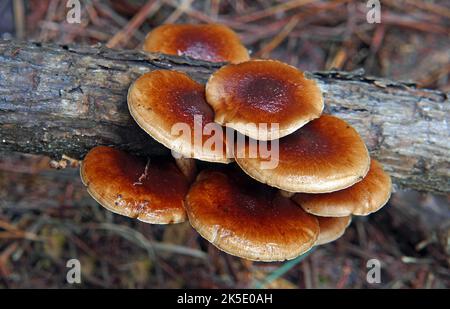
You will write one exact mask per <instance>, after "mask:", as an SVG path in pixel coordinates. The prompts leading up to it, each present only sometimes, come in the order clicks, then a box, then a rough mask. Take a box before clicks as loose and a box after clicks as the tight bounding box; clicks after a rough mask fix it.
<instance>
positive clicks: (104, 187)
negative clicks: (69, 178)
mask: <svg viewBox="0 0 450 309" xmlns="http://www.w3.org/2000/svg"><path fill="white" fill-rule="evenodd" d="M80 174H81V179H82V181H83V183H84V185H86V186H87V190H88V192H89V194H90V195H91V196H92V197H93V198H94V199H95V200H97V202H98V203H100V205H102V206H103V207H105V208H106V209H108V210H110V211H112V212H114V213H117V214H120V215H124V216H127V217H131V218H137V219H138V220H140V221H143V222H148V223H155V224H167V223H179V222H183V221H185V220H186V212H185V210H184V202H183V201H184V198H185V196H186V194H187V192H188V189H189V183H188V180H187V179H186V178H185V176H184V175H183V174H182V173H181V172H180V171H179V170H178V168H177V167H176V165H175V164H174V163H173V161H171V160H168V159H166V158H151V159H149V160H146V159H144V158H141V157H137V156H133V155H130V154H127V153H126V152H123V151H121V150H117V149H114V148H110V147H105V146H98V147H95V148H93V149H92V150H91V151H89V153H88V154H87V155H86V157H85V158H84V160H83V163H82V165H81V169H80Z"/></svg>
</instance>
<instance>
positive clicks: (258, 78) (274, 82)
mask: <svg viewBox="0 0 450 309" xmlns="http://www.w3.org/2000/svg"><path fill="white" fill-rule="evenodd" d="M206 100H207V101H208V103H209V104H210V105H211V106H212V107H213V109H214V112H215V121H216V122H217V123H220V124H221V125H225V126H227V127H230V128H233V129H235V130H236V131H238V132H239V133H242V134H244V135H246V136H249V137H251V138H253V139H257V140H272V139H277V138H281V137H283V136H286V135H288V134H291V133H292V132H294V131H296V130H297V129H299V128H300V127H302V126H303V125H305V124H306V123H307V122H309V121H310V120H312V119H315V118H318V117H319V116H320V114H321V113H322V110H323V98H322V93H321V90H320V88H319V87H318V85H317V84H316V82H315V81H314V80H310V79H307V78H306V77H305V75H304V74H303V72H301V71H299V70H298V69H297V68H295V67H293V66H290V65H288V64H285V63H282V62H280V61H275V60H251V61H247V62H243V63H240V64H229V65H226V66H223V67H222V68H220V69H219V70H218V71H216V72H215V73H214V74H213V75H211V77H210V78H209V80H208V82H207V84H206ZM261 124H264V125H261ZM274 124H277V125H276V126H275V125H274Z"/></svg>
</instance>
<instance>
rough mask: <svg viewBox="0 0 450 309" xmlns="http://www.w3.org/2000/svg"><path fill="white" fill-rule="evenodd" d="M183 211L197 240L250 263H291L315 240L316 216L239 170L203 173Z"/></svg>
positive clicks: (317, 227)
mask: <svg viewBox="0 0 450 309" xmlns="http://www.w3.org/2000/svg"><path fill="white" fill-rule="evenodd" d="M186 211H187V213H188V217H189V221H190V223H191V225H192V226H193V228H194V229H195V230H197V232H199V233H200V235H201V236H203V237H204V238H206V239H207V240H208V241H210V242H211V243H212V244H213V245H215V246H216V247H217V248H219V249H221V250H223V251H225V252H227V253H229V254H232V255H235V256H238V257H241V258H245V259H249V260H255V261H265V262H269V261H283V260H288V259H293V258H295V257H296V256H298V255H300V254H302V253H304V252H306V251H308V250H309V249H310V248H311V247H312V246H313V245H314V243H315V241H316V239H317V237H318V234H319V225H318V222H317V219H316V218H315V216H312V215H309V214H307V213H306V212H304V211H303V210H302V209H301V207H298V206H297V205H296V204H295V203H293V202H292V201H291V200H290V199H288V198H285V197H283V196H281V195H280V194H278V193H277V190H276V189H274V188H270V187H267V186H265V185H263V184H261V183H258V182H256V181H254V180H253V179H251V178H250V177H248V176H247V175H245V174H244V173H242V172H241V171H237V170H231V171H230V170H229V169H228V170H226V171H223V170H222V171H218V170H216V171H214V170H205V171H202V172H201V173H200V174H199V176H198V177H197V180H196V182H194V184H193V185H192V186H191V189H190V191H189V193H188V195H187V197H186Z"/></svg>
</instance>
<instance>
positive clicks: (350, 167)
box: [234, 115, 370, 193]
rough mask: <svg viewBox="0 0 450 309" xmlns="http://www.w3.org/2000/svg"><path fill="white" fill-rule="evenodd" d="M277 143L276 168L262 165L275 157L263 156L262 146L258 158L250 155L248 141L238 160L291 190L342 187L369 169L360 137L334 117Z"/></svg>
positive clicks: (264, 179) (323, 118)
mask: <svg viewBox="0 0 450 309" xmlns="http://www.w3.org/2000/svg"><path fill="white" fill-rule="evenodd" d="M278 142H279V152H278V165H277V166H276V167H275V168H270V169H269V168H266V169H263V168H261V166H262V163H264V162H268V161H269V160H273V158H264V159H263V158H262V157H261V155H260V154H259V149H258V155H257V156H256V157H250V156H249V155H248V154H249V153H250V150H249V149H250V146H251V143H249V142H248V141H247V143H246V144H245V147H242V146H241V147H237V150H236V151H235V153H234V154H235V159H236V162H237V163H238V164H239V166H240V167H241V168H242V169H243V170H244V171H245V172H246V173H247V174H249V175H250V176H251V177H253V178H255V179H256V180H258V181H260V182H262V183H267V184H268V185H270V186H273V187H277V188H280V189H282V190H286V191H290V192H308V193H324V192H332V191H336V190H341V189H344V188H347V187H349V186H351V185H353V184H355V183H356V182H358V181H360V180H361V179H362V178H363V177H364V176H365V175H366V173H367V171H368V170H369V166H370V157H369V153H368V151H367V148H366V146H365V144H364V142H363V141H362V139H361V137H360V136H359V134H358V133H357V132H356V130H355V129H353V128H352V127H351V126H350V125H349V124H347V123H346V122H345V121H343V120H341V119H339V118H337V117H334V116H330V115H323V116H321V117H320V118H318V119H315V120H313V121H311V122H310V123H308V124H307V125H306V126H304V127H303V128H301V129H300V130H298V131H296V132H295V133H293V134H291V135H288V136H285V137H283V138H281V139H280V140H278ZM272 144H273V141H272ZM249 145H250V146H249Z"/></svg>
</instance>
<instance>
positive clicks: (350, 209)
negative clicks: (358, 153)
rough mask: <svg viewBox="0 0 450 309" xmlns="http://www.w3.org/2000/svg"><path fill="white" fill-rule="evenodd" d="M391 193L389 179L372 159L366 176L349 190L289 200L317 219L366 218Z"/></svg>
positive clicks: (383, 202)
mask: <svg viewBox="0 0 450 309" xmlns="http://www.w3.org/2000/svg"><path fill="white" fill-rule="evenodd" d="M391 191H392V184H391V177H389V175H388V174H387V173H386V172H385V171H384V170H383V167H382V166H381V164H380V163H378V162H377V161H376V160H374V159H372V160H371V164H370V170H369V172H368V173H367V176H366V177H365V178H364V179H363V180H362V181H360V182H358V183H356V184H355V185H353V186H351V187H350V188H347V189H344V190H340V191H336V192H331V193H325V194H303V193H298V194H296V195H294V196H293V197H292V199H293V200H294V201H295V202H296V203H298V204H299V205H300V206H302V208H303V209H304V210H305V211H307V212H309V213H312V214H315V215H317V216H326V217H343V216H348V215H351V214H353V215H358V216H367V215H369V214H371V213H373V212H375V211H377V210H379V209H380V208H381V207H383V206H384V205H385V204H386V203H387V201H388V200H389V198H390V196H391Z"/></svg>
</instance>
